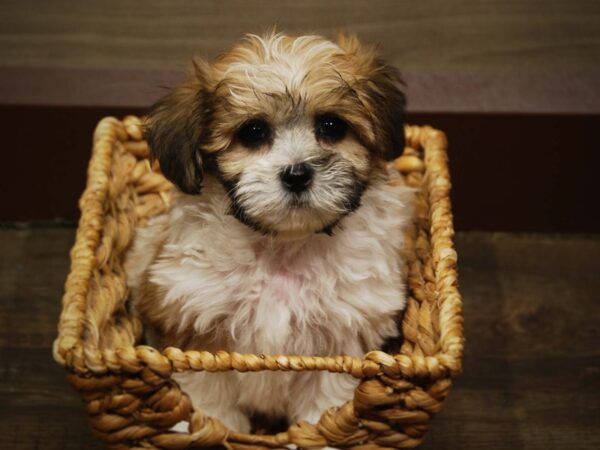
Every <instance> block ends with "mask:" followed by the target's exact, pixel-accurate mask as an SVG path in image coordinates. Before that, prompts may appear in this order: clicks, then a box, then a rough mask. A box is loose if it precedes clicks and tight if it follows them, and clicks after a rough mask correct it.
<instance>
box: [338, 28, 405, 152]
mask: <svg viewBox="0 0 600 450" xmlns="http://www.w3.org/2000/svg"><path fill="white" fill-rule="evenodd" d="M338 45H339V46H340V47H341V48H342V49H343V50H344V52H346V54H347V55H348V56H349V57H350V58H351V60H352V62H353V64H354V66H355V70H356V71H357V72H358V73H359V74H360V77H359V80H360V81H359V82H358V84H357V88H358V89H356V93H357V95H358V97H359V98H360V100H361V103H362V104H363V105H364V106H365V107H366V108H367V109H368V111H369V114H370V116H371V120H372V122H373V128H374V130H373V131H374V135H375V136H374V142H373V145H374V146H375V147H376V148H377V149H379V154H380V155H381V156H382V157H383V158H384V159H386V160H388V161H389V160H393V159H395V158H397V157H399V156H400V155H401V154H402V152H403V151H404V110H405V107H406V97H405V96H404V93H403V92H402V88H403V86H404V82H403V81H402V78H401V76H400V72H399V71H398V70H397V69H396V68H394V67H392V66H390V65H388V64H386V63H385V62H384V61H383V60H381V59H380V58H379V57H378V56H377V51H376V49H375V47H372V46H363V45H361V43H360V42H359V40H358V38H357V37H356V35H353V34H346V33H339V34H338Z"/></svg>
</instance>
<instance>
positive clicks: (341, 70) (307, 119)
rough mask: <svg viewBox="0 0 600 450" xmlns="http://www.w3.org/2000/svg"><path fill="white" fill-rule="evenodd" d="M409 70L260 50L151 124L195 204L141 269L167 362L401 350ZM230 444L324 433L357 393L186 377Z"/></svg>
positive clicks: (179, 200)
mask: <svg viewBox="0 0 600 450" xmlns="http://www.w3.org/2000/svg"><path fill="white" fill-rule="evenodd" d="M404 105H405V98H404V95H403V93H402V91H401V80H400V78H399V75H398V73H397V71H396V70H395V69H393V68H392V67H390V66H388V65H387V64H385V63H384V62H383V61H382V60H381V59H379V58H378V56H377V54H376V52H375V51H374V49H373V48H370V47H364V46H362V45H361V44H360V43H359V42H358V40H357V39H356V38H355V37H352V36H345V35H343V36H340V37H339V39H338V42H337V43H333V42H330V41H328V40H325V39H323V38H321V37H318V36H301V37H292V36H287V35H283V34H269V35H267V36H264V37H259V36H255V35H248V36H246V37H245V38H244V39H243V40H242V41H241V42H240V43H238V44H237V45H236V46H234V47H233V48H232V49H231V50H229V51H227V52H226V53H223V54H222V55H221V56H219V57H218V58H217V59H216V60H215V61H213V62H212V63H207V62H204V61H196V62H195V63H194V68H193V70H192V72H191V74H190V76H189V79H188V80H187V81H186V82H185V83H184V84H182V85H181V86H179V87H177V88H175V90H173V91H172V92H171V93H169V94H168V95H167V96H166V97H165V98H163V99H162V100H160V101H159V102H158V103H157V104H156V105H154V107H153V108H152V110H151V112H150V114H149V116H148V117H147V121H146V124H145V125H146V137H147V140H148V143H149V145H150V148H151V155H152V157H153V158H155V159H158V161H159V162H160V167H161V169H162V171H163V173H164V175H165V176H166V177H167V178H168V179H169V180H171V181H172V182H173V183H174V184H175V185H176V186H177V187H178V188H179V190H180V192H179V194H178V195H177V196H176V200H175V201H174V203H173V206H172V208H171V209H170V211H169V212H167V213H165V214H163V215H161V216H158V217H156V218H154V219H153V220H151V221H150V223H149V224H148V226H147V227H146V228H144V229H141V230H139V233H138V236H137V237H136V240H135V243H134V246H133V248H132V250H131V251H130V253H129V255H128V259H127V265H126V270H127V273H128V276H129V285H130V287H131V289H132V295H133V301H134V305H135V307H136V308H137V310H138V311H139V313H140V315H141V317H142V319H143V320H144V321H145V323H146V324H147V325H149V326H150V327H151V329H152V330H153V333H154V335H155V338H156V339H157V340H158V341H159V343H158V344H157V345H158V346H176V347H180V348H182V349H195V350H209V351H217V350H227V351H236V352H241V353H269V354H293V355H323V356H324V355H352V356H362V355H363V354H364V353H365V352H367V351H370V350H375V349H378V348H380V347H381V345H382V344H383V342H384V341H385V340H386V339H388V338H392V337H395V336H397V335H398V328H397V318H398V315H399V312H400V311H401V310H402V309H403V308H404V304H405V292H404V291H405V289H404V285H403V275H402V271H401V264H400V260H399V253H400V250H401V247H402V239H403V233H402V229H403V227H404V226H405V225H406V224H407V223H408V222H409V221H410V217H411V207H410V204H411V197H412V191H411V190H410V189H409V188H407V187H406V186H404V184H403V182H402V180H401V179H400V177H399V175H398V174H396V173H394V172H393V171H391V170H388V168H387V167H388V164H387V162H389V161H391V160H393V159H394V158H396V157H398V156H399V155H400V154H401V153H402V151H403V147H404V131H403V115H404ZM175 378H176V380H177V381H178V382H179V383H180V385H181V387H182V389H183V390H184V391H185V392H187V393H188V394H189V396H190V397H191V399H192V402H193V404H194V405H195V406H198V407H200V408H202V409H203V410H204V411H205V412H206V413H207V414H209V415H211V416H214V417H217V418H219V419H220V420H221V421H222V422H223V423H225V425H227V426H228V427H230V428H231V429H232V430H235V431H239V432H248V431H250V429H251V425H250V421H249V419H248V417H249V414H252V413H260V414H262V415H266V416H267V417H275V416H283V417H285V418H287V419H288V421H289V422H296V421H300V420H307V421H309V422H312V423H315V422H317V421H318V420H319V417H320V416H321V414H322V413H323V412H324V411H325V410H326V409H327V408H329V407H331V406H337V405H341V404H342V403H344V402H345V401H347V400H349V399H351V398H352V396H353V390H354V388H355V387H356V384H357V381H356V380H355V379H353V378H352V377H350V376H349V375H339V374H330V373H327V372H302V373H291V372H286V373H283V372H277V373H269V372H260V373H234V372H228V373H206V372H201V373H182V374H178V375H176V376H175Z"/></svg>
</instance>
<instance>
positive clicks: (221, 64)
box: [146, 35, 405, 194]
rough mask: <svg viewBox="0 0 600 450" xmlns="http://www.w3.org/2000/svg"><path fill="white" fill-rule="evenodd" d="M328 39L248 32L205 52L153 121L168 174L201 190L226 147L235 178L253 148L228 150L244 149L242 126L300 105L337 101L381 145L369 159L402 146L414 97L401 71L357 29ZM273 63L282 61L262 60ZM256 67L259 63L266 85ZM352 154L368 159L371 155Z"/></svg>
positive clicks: (278, 117)
mask: <svg viewBox="0 0 600 450" xmlns="http://www.w3.org/2000/svg"><path fill="white" fill-rule="evenodd" d="M269 39H271V41H269ZM273 39H275V41H276V42H277V45H276V46H275V45H273V46H271V47H269V48H267V47H266V46H265V45H264V42H265V41H269V42H272V41H273ZM327 44H328V43H327V41H326V40H324V39H322V38H320V37H315V36H308V37H301V38H298V37H292V36H285V35H281V36H268V37H267V38H265V40H262V39H260V38H256V37H252V36H248V37H247V38H246V39H244V40H242V41H241V42H240V43H238V44H237V45H236V46H234V47H233V48H232V49H230V50H229V51H227V52H225V53H223V54H222V55H220V56H219V57H218V58H217V59H216V60H215V61H214V62H213V63H212V64H208V63H206V62H204V61H201V60H198V61H196V62H195V64H194V68H193V70H192V71H191V72H190V74H189V78H188V80H187V81H186V82H185V83H184V84H182V85H181V86H179V87H178V88H176V89H175V90H174V91H173V92H172V93H171V94H169V95H168V96H166V97H165V98H164V99H162V100H161V101H159V102H158V103H157V104H156V105H154V107H153V108H152V110H151V112H150V114H149V116H148V119H147V121H146V136H147V139H148V142H149V144H150V147H151V151H152V156H153V157H154V158H156V159H158V160H159V161H160V164H161V168H162V171H163V172H164V174H165V175H166V176H167V178H169V179H170V180H171V181H173V182H174V183H175V184H176V185H177V186H178V187H179V188H180V189H181V190H182V191H184V192H186V193H190V194H196V193H199V191H200V185H201V182H202V177H203V173H202V172H203V170H204V169H205V167H203V166H204V165H205V164H203V161H202V159H203V158H204V159H206V157H207V155H209V154H222V156H220V158H221V160H222V162H223V165H222V167H220V170H221V171H222V172H224V173H222V174H220V175H223V176H224V177H225V178H226V179H235V177H236V175H237V174H238V173H239V172H240V168H239V165H240V164H242V163H241V162H239V161H242V160H243V159H244V158H245V157H252V155H249V154H248V151H247V149H243V151H241V150H240V149H237V150H235V152H231V151H230V154H229V155H226V154H225V153H224V152H226V151H227V150H228V149H229V150H232V149H235V133H236V130H237V129H238V128H239V127H240V126H241V125H242V124H243V123H244V122H246V121H247V120H248V119H250V118H254V117H262V118H264V119H265V120H267V121H268V122H270V123H272V124H274V126H277V124H278V123H282V122H285V121H290V120H292V119H293V118H294V116H296V115H299V114H304V115H307V116H312V117H314V116H316V115H318V114H322V113H325V112H331V111H334V112H335V114H337V115H338V116H340V117H341V118H342V119H344V120H346V121H347V122H348V123H349V124H350V126H351V129H352V134H353V136H354V138H355V139H356V140H357V141H359V142H360V143H361V144H362V145H364V146H365V147H367V148H368V149H369V150H370V151H371V155H370V156H369V159H383V160H391V159H394V158H396V157H397V156H399V155H400V154H401V152H402V150H403V147H404V132H403V128H402V123H403V120H404V117H403V113H404V106H405V99H404V95H403V93H402V91H401V89H400V87H401V84H402V82H401V79H400V76H399V74H398V72H397V71H396V70H395V69H394V68H392V67H390V66H388V65H387V64H385V63H384V62H383V61H382V60H381V59H379V58H378V56H377V54H376V51H375V49H374V48H373V47H369V46H363V45H361V44H360V43H359V41H358V39H357V38H356V37H355V36H349V35H340V36H339V38H338V46H335V47H333V46H332V45H327ZM286 58H287V59H286ZM282 60H283V62H282ZM290 61H292V62H293V61H300V64H299V66H300V67H301V68H302V74H301V75H298V74H297V71H296V73H294V69H293V68H287V67H286V64H289V63H290ZM278 64H279V66H277V65H278ZM267 65H268V66H269V67H274V66H277V67H279V68H277V67H276V69H275V70H273V71H272V72H265V71H262V70H261V69H260V67H261V66H267ZM249 67H254V68H256V67H258V68H259V69H256V70H257V73H259V74H260V80H259V85H258V86H256V85H254V84H253V80H252V74H249V72H248V68H249ZM253 70H254V69H253ZM350 158H353V159H354V160H355V161H354V162H356V163H357V167H359V168H360V166H361V164H362V163H363V161H362V159H363V158H359V159H360V161H358V160H356V155H352V156H350ZM234 160H237V161H238V162H236V163H234V162H232V161H234ZM375 165H378V164H377V163H375ZM211 170H212V169H211ZM359 171H361V172H363V173H364V171H363V170H362V169H361V170H359Z"/></svg>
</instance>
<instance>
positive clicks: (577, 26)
mask: <svg viewBox="0 0 600 450" xmlns="http://www.w3.org/2000/svg"><path fill="white" fill-rule="evenodd" d="M273 25H277V26H278V28H279V29H281V30H286V31H288V32H291V33H319V34H324V35H327V36H332V35H333V34H334V33H335V31H336V30H338V29H346V30H349V31H352V32H356V33H357V34H358V35H359V36H360V37H361V38H362V39H363V40H364V41H365V42H371V43H379V45H380V48H381V51H382V53H383V55H384V56H385V57H386V58H387V59H388V60H389V61H390V62H392V63H393V64H394V65H396V66H397V67H398V68H400V69H401V71H402V72H403V73H404V74H405V76H406V80H407V85H408V93H409V99H410V102H409V108H410V109H411V110H412V111H419V112H431V111H436V112H439V111H444V112H447V111H453V112H459V111H460V112H478V111H486V112H521V113H523V112H527V113H542V112H544V113H598V112H600V58H598V55H599V54H600V3H599V2H598V1H597V0H571V1H568V2H566V1H562V0H519V1H504V0H491V1H486V2H482V1H479V0H461V1H452V2H448V1H445V0H430V1H426V2H414V1H397V0H372V1H368V2H365V1H358V0H334V1H326V2H325V1H317V0H281V1H277V2H266V1H262V0H252V1H242V0H210V1H201V2H200V1H197V2H190V1H187V0H176V1H169V2H164V1H162V0H148V1H145V2H144V3H143V5H142V4H140V3H139V2H135V1H131V0H119V1H116V0H113V1H106V0H91V1H85V2H74V1H72V0H53V1H51V2H49V1H45V0H4V1H3V2H2V5H1V6H0V30H2V31H1V32H0V103H4V104H35V105H71V106H96V107H97V106H127V107H145V106H147V105H148V104H150V103H151V102H152V101H153V100H155V99H156V98H157V96H158V95H160V91H159V90H158V89H156V86H157V85H164V84H172V83H173V82H175V81H176V80H178V79H179V78H180V76H181V75H180V73H181V71H182V70H183V68H184V67H185V66H186V65H187V64H188V62H189V60H190V59H191V57H192V56H193V55H194V54H200V55H205V56H208V57H212V56H215V55H216V54H217V53H219V52H221V51H223V50H224V49H226V48H227V47H229V46H230V45H231V44H232V42H233V41H234V40H236V39H237V38H239V37H240V36H241V35H242V34H244V33H248V32H258V33H260V32H262V31H263V30H265V29H267V28H269V27H272V26H273Z"/></svg>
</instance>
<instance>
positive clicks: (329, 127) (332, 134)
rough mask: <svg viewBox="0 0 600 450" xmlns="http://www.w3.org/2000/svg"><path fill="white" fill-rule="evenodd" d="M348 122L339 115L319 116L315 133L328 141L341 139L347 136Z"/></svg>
mask: <svg viewBox="0 0 600 450" xmlns="http://www.w3.org/2000/svg"><path fill="white" fill-rule="evenodd" d="M347 130H348V124H347V123H346V122H344V121H343V120H342V119H340V118H339V117H337V116H334V115H330V114H325V115H323V116H319V117H317V119H316V121H315V133H316V134H317V138H319V139H323V140H325V141H328V142H338V141H341V140H342V139H343V138H344V136H346V131H347Z"/></svg>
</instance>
